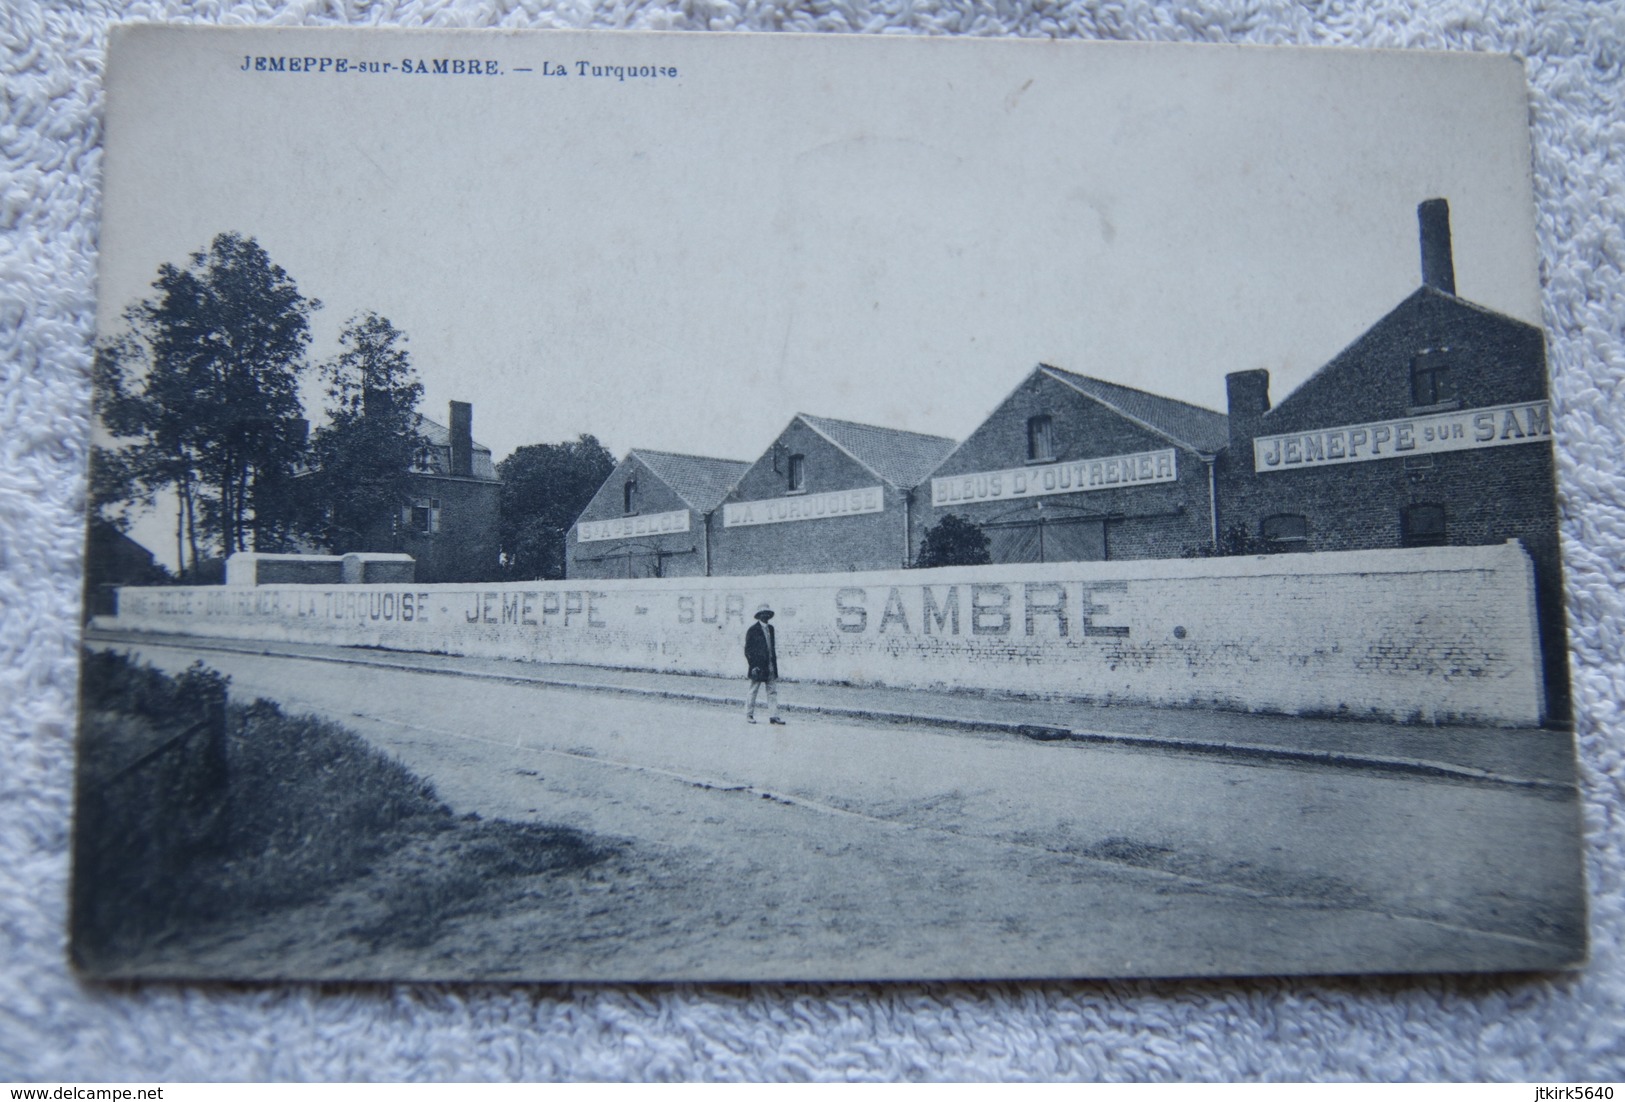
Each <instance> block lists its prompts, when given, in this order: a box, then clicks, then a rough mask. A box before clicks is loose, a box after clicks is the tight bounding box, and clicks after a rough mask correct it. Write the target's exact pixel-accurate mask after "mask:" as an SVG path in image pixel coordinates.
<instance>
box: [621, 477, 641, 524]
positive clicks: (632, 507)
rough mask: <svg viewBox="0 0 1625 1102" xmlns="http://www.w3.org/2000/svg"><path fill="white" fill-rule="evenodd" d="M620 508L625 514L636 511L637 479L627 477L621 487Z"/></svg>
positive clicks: (628, 514)
mask: <svg viewBox="0 0 1625 1102" xmlns="http://www.w3.org/2000/svg"><path fill="white" fill-rule="evenodd" d="M621 508H622V511H623V512H625V513H626V515H627V516H631V515H632V514H633V513H635V512H637V511H638V480H637V479H635V478H629V479H627V480H626V485H625V486H623V487H621Z"/></svg>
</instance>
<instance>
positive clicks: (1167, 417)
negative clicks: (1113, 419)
mask: <svg viewBox="0 0 1625 1102" xmlns="http://www.w3.org/2000/svg"><path fill="white" fill-rule="evenodd" d="M1038 369H1039V370H1040V371H1043V372H1046V373H1048V374H1049V375H1050V376H1051V377H1052V378H1054V379H1056V380H1058V381H1060V382H1063V383H1065V384H1066V385H1067V386H1069V387H1071V388H1072V389H1073V390H1076V391H1077V392H1078V393H1080V394H1084V395H1087V396H1088V397H1090V398H1093V399H1094V400H1095V401H1097V402H1099V403H1101V404H1102V405H1106V406H1110V407H1111V408H1112V409H1115V410H1116V411H1117V412H1118V413H1121V414H1123V415H1124V416H1126V417H1130V418H1132V419H1134V420H1136V421H1139V422H1140V423H1141V424H1143V425H1146V426H1147V427H1149V428H1150V429H1152V430H1153V431H1155V432H1158V433H1161V434H1162V435H1163V436H1166V437H1167V438H1168V439H1169V440H1172V441H1173V442H1174V443H1176V444H1183V445H1185V446H1186V447H1188V448H1193V449H1195V450H1196V451H1199V452H1205V453H1207V454H1210V455H1212V454H1216V453H1218V452H1219V451H1220V450H1221V449H1222V448H1224V447H1225V445H1226V444H1228V443H1229V442H1230V419H1229V418H1228V417H1226V416H1225V415H1224V414H1222V413H1219V412H1216V411H1215V410H1211V409H1205V408H1203V407H1202V406H1193V405H1191V404H1190V403H1189V402H1181V401H1179V400H1178V399H1176V398H1164V397H1163V396H1162V395H1160V394H1148V393H1146V392H1145V391H1143V390H1135V389H1134V388H1133V387H1131V386H1119V385H1118V384H1117V383H1108V382H1106V381H1105V380H1103V379H1092V378H1090V377H1089V376H1087V375H1078V374H1075V373H1073V372H1071V371H1063V370H1062V369H1060V368H1058V367H1051V366H1050V365H1049V364H1039V365H1038Z"/></svg>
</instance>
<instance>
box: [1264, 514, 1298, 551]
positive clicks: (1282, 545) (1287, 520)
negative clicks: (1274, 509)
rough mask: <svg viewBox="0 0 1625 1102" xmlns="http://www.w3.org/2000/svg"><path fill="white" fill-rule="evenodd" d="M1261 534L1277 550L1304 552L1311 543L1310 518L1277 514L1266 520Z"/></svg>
mask: <svg viewBox="0 0 1625 1102" xmlns="http://www.w3.org/2000/svg"><path fill="white" fill-rule="evenodd" d="M1261 534H1262V535H1263V537H1264V539H1265V541H1266V542H1268V543H1270V544H1272V545H1274V547H1275V548H1276V549H1277V550H1281V551H1289V550H1302V549H1303V546H1304V545H1305V544H1307V543H1308V542H1309V518H1308V517H1306V516H1304V515H1303V514H1302V513H1276V514H1275V515H1274V516H1271V517H1265V518H1264V524H1263V527H1262V529H1261Z"/></svg>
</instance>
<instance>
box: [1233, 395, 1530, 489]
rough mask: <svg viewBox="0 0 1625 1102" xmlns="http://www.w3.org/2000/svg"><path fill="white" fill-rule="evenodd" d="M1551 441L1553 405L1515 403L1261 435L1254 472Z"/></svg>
mask: <svg viewBox="0 0 1625 1102" xmlns="http://www.w3.org/2000/svg"><path fill="white" fill-rule="evenodd" d="M1551 438H1552V415H1551V406H1550V405H1549V404H1548V403H1546V402H1518V403H1515V404H1513V405H1507V406H1488V407H1485V408H1482V409H1462V410H1455V411H1452V412H1450V413H1434V414H1428V415H1426V416H1422V417H1406V418H1403V419H1400V420H1397V421H1372V422H1370V423H1368V424H1364V425H1341V426H1339V427H1337V428H1330V429H1311V430H1309V431H1307V432H1288V433H1282V434H1280V435H1278V436H1260V437H1257V438H1255V439H1254V440H1253V470H1255V471H1260V472H1262V471H1291V470H1299V469H1302V468H1304V467H1329V466H1332V465H1334V464H1338V463H1366V462H1369V461H1371V460H1373V459H1393V458H1395V457H1396V456H1406V455H1430V454H1433V453H1436V452H1459V451H1472V450H1474V449H1476V448H1499V447H1503V446H1506V445H1509V444H1535V443H1541V442H1544V441H1549V440H1551Z"/></svg>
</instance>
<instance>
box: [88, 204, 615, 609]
mask: <svg viewBox="0 0 1625 1102" xmlns="http://www.w3.org/2000/svg"><path fill="white" fill-rule="evenodd" d="M152 290H153V293H152V295H151V296H149V297H147V298H145V299H142V300H141V301H139V302H136V303H134V304H132V305H131V306H130V307H129V308H128V309H126V310H125V312H124V315H123V319H124V323H125V324H124V326H123V328H122V330H121V332H119V333H118V334H116V335H114V336H112V337H111V338H109V339H107V340H105V341H104V342H103V343H102V344H101V345H100V346H99V347H98V349H97V353H96V361H95V375H96V379H95V383H96V385H95V391H94V393H95V414H96V416H97V417H98V418H99V419H100V420H101V423H102V424H103V426H105V427H106V429H107V431H108V432H109V434H110V435H112V436H113V437H114V438H116V440H117V442H118V443H117V446H116V447H112V448H96V449H94V451H93V453H92V456H91V503H92V512H93V515H94V516H95V518H96V519H98V520H101V521H106V522H108V523H111V524H113V525H114V526H115V527H117V528H120V529H127V528H128V526H129V524H130V522H131V521H132V520H133V519H134V518H135V517H136V516H137V515H139V514H140V513H142V512H143V511H145V510H148V509H151V508H152V507H154V506H155V505H156V503H157V501H158V499H159V497H160V496H161V495H172V500H173V503H174V508H175V516H176V519H175V557H176V560H177V561H178V562H179V563H180V564H181V572H182V574H183V576H184V575H196V574H197V572H198V570H199V567H200V565H202V564H205V563H207V562H209V561H210V560H214V559H217V558H224V557H225V556H227V555H230V554H232V553H234V552H237V551H250V550H257V551H288V550H296V549H299V548H301V547H306V548H308V547H312V546H315V547H321V548H325V549H327V550H331V551H340V552H343V551H356V550H360V551H391V550H398V549H399V543H398V540H399V537H400V528H401V524H402V509H403V507H404V506H407V505H409V504H410V503H411V496H412V477H413V476H412V469H413V468H414V466H421V462H420V461H421V458H422V453H423V451H424V449H425V448H426V447H427V446H428V441H427V440H426V439H425V437H424V436H423V434H422V432H421V428H420V419H419V411H418V407H419V404H420V403H421V401H422V398H423V385H422V383H421V382H420V380H419V378H418V375H417V372H416V370H415V369H414V367H413V365H412V361H411V356H410V354H409V352H408V350H407V344H408V341H407V337H406V335H405V334H404V333H402V332H401V331H400V330H399V329H397V328H395V326H394V325H392V324H391V323H390V321H389V319H387V318H385V317H382V316H380V315H378V314H377V313H374V312H371V311H366V312H362V313H359V314H357V315H355V316H353V317H351V318H350V319H349V321H348V322H347V323H346V324H345V326H344V330H343V333H342V335H341V336H340V338H339V351H338V354H337V355H336V356H334V357H333V358H331V359H330V360H327V361H326V362H324V363H321V364H319V365H317V366H316V367H315V370H316V371H317V372H318V373H319V375H320V378H321V381H322V383H323V385H324V392H325V398H326V401H325V406H324V409H323V411H322V414H323V418H322V423H321V425H320V427H318V428H317V429H316V431H315V432H314V433H311V432H310V431H309V427H308V426H309V422H308V420H307V419H306V416H305V411H304V408H303V405H302V403H301V401H300V397H299V393H300V387H301V383H302V382H303V380H304V378H305V377H306V376H307V375H308V373H309V372H310V371H311V370H312V365H311V364H310V361H309V356H308V354H309V348H310V342H311V328H310V322H311V317H312V315H313V314H314V313H315V312H316V311H317V310H319V309H321V307H322V304H321V302H320V301H318V300H317V299H314V298H309V297H306V296H305V295H303V294H302V293H301V292H300V291H299V288H298V286H297V285H296V283H295V282H294V280H293V278H292V277H291V276H290V275H289V274H288V273H287V272H285V271H284V270H283V269H282V268H281V267H280V266H278V265H276V264H275V263H273V262H272V260H271V258H270V257H269V256H268V255H267V254H266V252H265V250H264V249H263V248H262V247H261V246H260V244H259V243H258V242H257V241H256V240H254V239H253V238H252V237H244V236H242V235H240V234H236V233H222V234H220V235H218V236H217V237H215V239H214V240H213V241H212V242H211V243H210V245H209V247H208V248H207V249H205V250H202V251H199V252H196V253H193V254H192V255H191V256H190V257H189V258H188V262H187V263H186V264H185V265H184V266H176V265H173V264H164V265H163V266H161V267H160V268H159V269H158V277H157V279H156V280H155V281H154V282H153V284H152ZM614 465H615V463H614V459H613V457H612V456H610V454H609V452H608V451H607V450H605V449H604V447H603V446H602V445H601V444H599V443H598V441H597V440H595V439H593V438H592V437H590V436H583V437H581V438H580V439H579V440H577V441H574V442H571V443H566V444H558V445H549V444H538V445H531V446H528V447H523V448H520V449H518V450H517V451H516V452H514V454H513V455H511V456H509V457H508V458H507V459H505V460H504V461H503V463H502V464H501V467H500V471H499V473H500V474H501V476H502V477H503V480H504V485H503V488H502V492H501V524H500V529H501V531H500V540H501V550H502V560H501V563H500V564H499V563H498V562H493V563H491V564H490V565H491V573H492V574H493V575H495V574H496V573H498V572H499V570H501V571H507V572H511V573H512V574H514V575H515V576H519V577H526V578H534V577H562V576H563V572H564V533H565V532H566V531H568V529H569V526H570V524H571V523H572V522H573V521H574V520H575V517H576V515H577V514H579V512H580V510H581V509H582V508H583V507H584V506H585V505H586V502H587V500H588V499H590V498H591V496H592V494H593V493H594V492H595V491H596V490H597V488H598V486H599V485H600V484H602V482H603V481H604V479H605V478H607V477H608V476H609V472H610V470H612V469H613V468H614Z"/></svg>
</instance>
